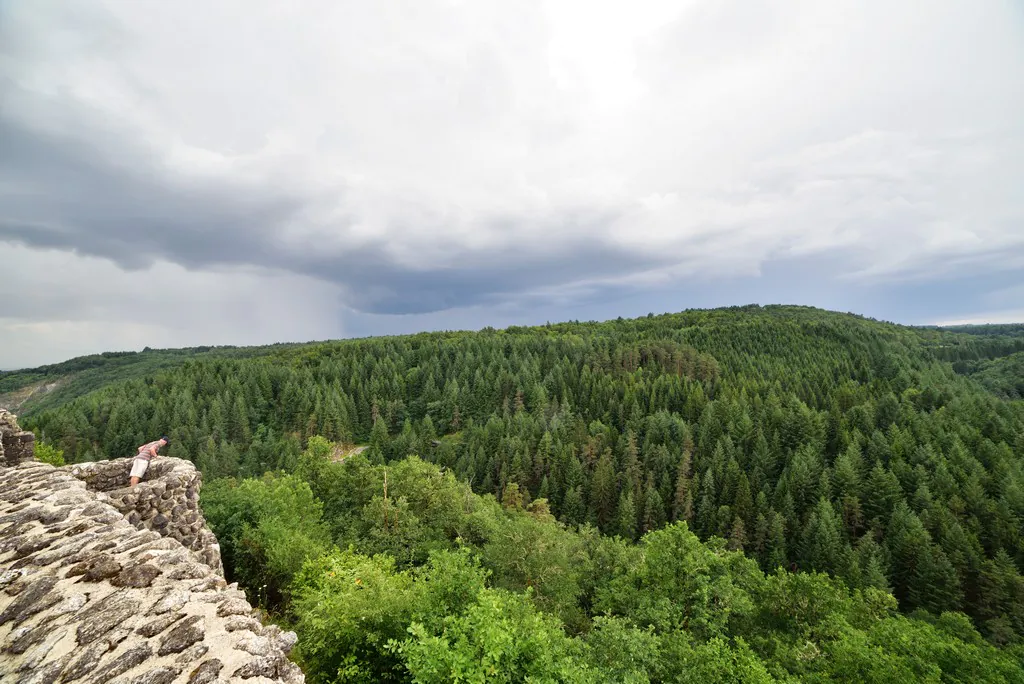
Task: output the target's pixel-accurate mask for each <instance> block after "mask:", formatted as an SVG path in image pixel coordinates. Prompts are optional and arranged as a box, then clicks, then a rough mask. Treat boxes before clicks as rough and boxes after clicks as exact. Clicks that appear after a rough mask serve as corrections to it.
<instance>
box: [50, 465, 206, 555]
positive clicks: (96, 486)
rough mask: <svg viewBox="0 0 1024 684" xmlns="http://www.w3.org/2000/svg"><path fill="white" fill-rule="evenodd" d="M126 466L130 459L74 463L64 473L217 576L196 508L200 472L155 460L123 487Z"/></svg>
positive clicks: (127, 478) (128, 467) (201, 516)
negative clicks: (133, 482)
mask: <svg viewBox="0 0 1024 684" xmlns="http://www.w3.org/2000/svg"><path fill="white" fill-rule="evenodd" d="M131 466H132V459H130V458H121V459H116V460H112V461H95V462H92V463H78V464H75V465H72V466H65V468H64V470H65V471H67V472H69V473H70V474H71V475H73V476H74V477H76V478H78V479H79V480H81V481H82V482H85V484H86V486H87V487H88V489H90V490H92V491H95V492H102V493H104V494H105V495H106V497H108V498H107V499H106V500H108V501H109V503H110V504H111V505H113V506H114V508H116V509H117V510H119V511H120V512H121V514H122V515H124V516H125V518H126V519H127V521H128V522H129V523H131V524H132V525H134V526H135V527H136V528H137V529H140V530H153V531H154V532H157V533H158V534H160V535H161V536H164V537H170V538H172V539H176V540H177V541H179V542H181V544H182V546H184V547H185V548H186V549H189V550H190V551H193V552H195V554H196V555H197V557H198V559H199V560H201V561H202V562H204V563H206V564H207V565H209V566H210V567H211V568H213V569H215V570H217V571H218V572H219V573H220V574H222V575H223V574H224V568H223V566H222V565H221V559H220V545H219V544H218V543H217V538H216V537H215V536H214V535H213V533H212V532H211V531H210V530H209V529H208V528H207V527H206V520H205V519H204V518H203V512H202V510H201V509H200V508H199V491H200V489H201V488H202V483H203V476H202V473H200V472H199V471H198V470H196V468H195V466H193V465H192V463H190V462H189V461H184V460H181V459H178V458H166V457H162V456H158V457H157V458H155V459H153V461H152V462H151V463H150V464H149V469H148V470H147V471H146V476H145V478H144V479H143V480H142V481H141V482H139V484H138V485H136V486H135V487H129V486H128V484H129V482H128V481H129V476H128V473H129V471H130V470H131Z"/></svg>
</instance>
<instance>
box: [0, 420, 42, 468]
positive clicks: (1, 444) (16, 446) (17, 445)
mask: <svg viewBox="0 0 1024 684" xmlns="http://www.w3.org/2000/svg"><path fill="white" fill-rule="evenodd" d="M35 441H36V436H35V435H33V434H32V433H31V432H28V431H25V430H22V429H21V428H20V427H18V420H17V418H16V416H15V415H14V414H13V413H11V412H10V411H8V410H7V409H3V408H0V467H2V466H4V465H8V466H13V465H18V464H19V463H21V462H22V461H31V460H32V459H33V458H34V456H33V454H34V453H35Z"/></svg>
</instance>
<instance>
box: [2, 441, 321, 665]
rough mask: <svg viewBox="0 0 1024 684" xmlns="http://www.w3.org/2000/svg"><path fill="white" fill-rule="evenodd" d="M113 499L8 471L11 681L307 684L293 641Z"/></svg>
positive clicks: (5, 653)
mask: <svg viewBox="0 0 1024 684" xmlns="http://www.w3.org/2000/svg"><path fill="white" fill-rule="evenodd" d="M102 498H105V497H102V495H100V494H98V493H96V492H90V491H89V490H88V489H87V488H86V484H85V483H84V482H82V481H81V480H78V479H77V478H75V477H73V476H71V475H70V474H69V473H65V472H61V470H58V469H56V468H53V467H52V466H49V465H47V464H44V463H39V462H32V461H30V462H26V463H21V464H19V465H17V466H14V467H8V468H0V681H2V682H4V683H5V684H6V683H7V682H10V683H11V684H61V683H63V682H82V683H83V684H105V683H107V682H110V683H111V684H207V683H212V682H221V681H223V682H239V683H242V682H246V683H248V684H268V683H269V682H273V681H276V682H282V683H285V684H301V682H303V681H304V677H303V675H302V672H301V671H300V670H299V669H298V667H297V666H295V665H294V664H293V663H291V662H290V661H289V660H288V658H287V654H288V652H289V651H290V650H291V648H292V646H293V645H294V643H295V634H294V633H292V632H282V631H281V630H280V629H279V628H277V627H276V626H274V625H268V626H264V625H262V624H261V623H260V621H259V620H258V619H257V618H256V616H255V615H254V613H253V610H252V608H251V607H250V605H249V603H248V602H247V601H246V600H245V594H244V593H243V592H242V591H241V590H239V589H238V588H237V587H236V586H235V585H233V584H232V585H228V584H227V582H226V581H225V580H224V578H223V577H222V576H221V575H220V574H219V573H218V572H216V571H215V570H213V569H212V568H210V567H209V566H208V565H206V564H205V563H199V562H197V561H196V560H195V558H194V557H193V555H192V554H191V553H190V552H189V551H187V550H186V549H185V548H184V547H183V546H182V545H181V544H180V543H179V542H177V541H176V540H174V539H172V538H170V537H161V536H160V535H159V534H158V533H156V532H154V531H151V530H139V529H136V528H135V527H134V526H133V525H131V524H130V523H129V522H128V521H127V520H126V519H125V518H124V516H123V515H122V514H121V513H120V511H118V510H117V509H115V508H114V507H113V506H112V505H110V504H109V503H108V502H106V501H104V500H102Z"/></svg>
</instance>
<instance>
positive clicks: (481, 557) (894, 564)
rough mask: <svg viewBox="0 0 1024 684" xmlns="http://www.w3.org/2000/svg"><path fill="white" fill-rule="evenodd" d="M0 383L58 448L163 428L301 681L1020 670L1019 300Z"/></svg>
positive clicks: (1018, 676)
mask: <svg viewBox="0 0 1024 684" xmlns="http://www.w3.org/2000/svg"><path fill="white" fill-rule="evenodd" d="M41 387H45V388H46V391H37V392H36V393H35V394H31V393H30V392H27V391H26V390H27V388H37V389H38V388H41ZM19 391H20V392H21V393H22V394H21V396H22V397H23V399H22V401H24V403H23V404H22V406H21V409H20V410H21V414H22V418H23V421H22V422H23V423H24V424H25V425H27V426H28V427H30V428H31V429H34V430H36V431H37V433H38V434H39V435H40V437H41V439H42V441H43V442H44V443H45V444H46V445H48V446H47V447H44V451H45V452H46V453H47V454H48V455H52V456H51V457H53V458H57V456H56V452H53V451H52V450H50V449H49V447H53V448H54V449H56V450H59V451H60V452H62V453H63V459H64V460H66V461H68V462H72V461H82V460H95V459H102V458H121V457H126V456H130V455H131V454H133V453H134V451H135V447H136V446H138V445H139V444H142V443H144V442H146V441H148V440H151V439H153V438H154V436H155V435H160V434H168V435H170V437H171V440H172V441H171V446H170V450H169V455H171V456H177V457H181V458H187V459H190V460H192V461H194V462H195V463H196V464H197V466H198V467H199V468H201V469H202V471H203V473H204V476H205V478H206V483H207V484H206V485H205V488H204V492H203V505H204V510H205V511H206V513H207V518H208V520H209V521H210V524H211V525H212V526H213V527H214V531H215V532H216V533H217V535H218V538H219V539H220V540H221V543H222V546H223V550H224V557H225V566H226V568H227V571H228V572H229V574H231V576H232V577H233V578H234V579H237V580H238V581H240V582H241V583H242V584H243V586H245V587H246V589H247V591H248V592H249V593H250V595H251V596H252V597H253V599H254V601H257V602H259V603H260V604H261V605H263V606H264V607H265V608H266V609H267V610H268V611H271V612H272V613H274V614H275V616H276V617H277V618H278V619H280V620H283V621H285V622H287V623H289V624H291V625H292V626H293V627H294V628H295V629H296V630H297V631H298V633H299V635H300V644H299V647H298V654H299V657H300V660H301V662H302V664H303V666H304V668H305V669H306V672H307V676H308V678H309V679H310V681H312V682H318V683H319V682H324V683H327V682H376V681H395V682H405V681H415V682H446V681H473V682H476V681H491V680H493V681H510V682H511V681H538V682H540V681H571V682H577V681H595V682H597V681H620V682H689V681H694V682H696V681H703V682H710V681H774V680H779V681H797V680H799V681H892V682H903V681H944V682H945V681H973V682H977V681H1015V682H1024V665H1022V660H1024V576H1022V571H1024V531H1022V528H1024V525H1022V523H1024V401H1021V398H1022V396H1024V326H973V327H962V328H955V329H952V328H947V329H938V328H909V327H904V326H897V325H893V324H888V323H882V322H878V321H873V320H870V319H865V318H861V317H857V316H853V315H848V314H838V313H831V312H825V311H821V310H817V309H811V308H804V307H781V306H779V307H757V306H749V307H734V308H729V309H716V310H699V311H687V312H683V313H679V314H668V315H649V316H647V317H644V318H639V319H633V320H623V319H619V320H616V321H609V322H605V323H579V322H573V323H562V324H550V325H545V326H538V327H532V328H507V329H504V330H493V329H485V330H482V331H479V332H474V333H464V332H459V333H429V334H419V335H412V336H404V337H390V338H374V339H365V340H347V341H338V342H327V343H314V344H306V345H279V346H273V347H263V348H248V349H232V348H214V349H207V348H201V349H193V350H175V351H152V350H147V351H146V352H142V353H139V354H111V355H102V356H97V357H87V358H86V359H81V360H74V361H70V362H67V363H66V364H61V365H59V366H51V367H44V368H38V369H32V370H28V371H19V372H15V373H3V374H0V393H4V392H6V393H9V394H8V395H7V396H15V395H16V394H17V393H18V392H19ZM26 396H27V397H28V398H27V399H24V397H26ZM2 397H3V395H2V394H0V405H2V404H3V398H2ZM354 445H367V446H368V448H367V449H365V450H363V451H361V452H358V453H353V450H352V449H351V447H352V446H354Z"/></svg>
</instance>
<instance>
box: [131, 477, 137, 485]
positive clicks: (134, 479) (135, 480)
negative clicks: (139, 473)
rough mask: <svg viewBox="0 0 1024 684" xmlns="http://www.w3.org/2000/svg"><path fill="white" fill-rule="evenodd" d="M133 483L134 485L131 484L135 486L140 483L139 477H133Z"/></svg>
mask: <svg viewBox="0 0 1024 684" xmlns="http://www.w3.org/2000/svg"><path fill="white" fill-rule="evenodd" d="M131 483H132V485H131V486H132V487H134V486H135V485H137V484H139V478H137V477H133V478H132V479H131Z"/></svg>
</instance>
